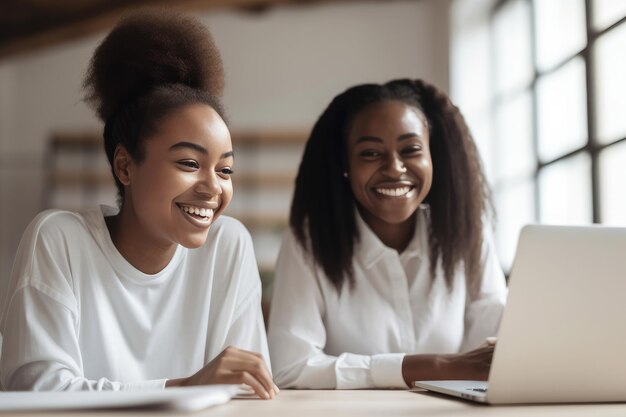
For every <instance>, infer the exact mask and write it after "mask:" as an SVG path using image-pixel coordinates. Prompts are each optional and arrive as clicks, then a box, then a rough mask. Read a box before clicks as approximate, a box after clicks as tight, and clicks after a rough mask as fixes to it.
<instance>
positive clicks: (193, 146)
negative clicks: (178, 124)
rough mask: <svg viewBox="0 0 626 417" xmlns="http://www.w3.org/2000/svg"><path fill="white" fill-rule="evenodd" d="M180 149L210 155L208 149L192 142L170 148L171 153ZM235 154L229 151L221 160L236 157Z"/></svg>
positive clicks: (179, 143)
mask: <svg viewBox="0 0 626 417" xmlns="http://www.w3.org/2000/svg"><path fill="white" fill-rule="evenodd" d="M180 148H187V149H192V150H194V151H196V152H200V153H201V154H203V155H208V154H209V151H207V150H206V148H204V147H203V146H200V145H198V144H197V143H192V142H184V141H183V142H178V143H175V144H173V145H172V146H170V151H173V150H176V149H180ZM234 156H235V153H234V152H233V151H228V152H224V153H223V154H222V155H221V156H220V159H225V158H228V157H234Z"/></svg>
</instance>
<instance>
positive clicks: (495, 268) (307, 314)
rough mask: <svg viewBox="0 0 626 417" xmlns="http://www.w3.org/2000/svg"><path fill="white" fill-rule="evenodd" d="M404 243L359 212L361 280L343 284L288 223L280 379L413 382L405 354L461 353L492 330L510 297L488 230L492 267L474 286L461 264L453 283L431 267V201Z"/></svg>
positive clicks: (298, 382)
mask: <svg viewBox="0 0 626 417" xmlns="http://www.w3.org/2000/svg"><path fill="white" fill-rule="evenodd" d="M417 216H418V217H417V226H416V230H415V235H414V237H413V239H412V240H411V242H410V243H409V246H408V247H407V248H406V249H405V250H404V251H403V252H402V253H401V254H398V252H397V251H396V250H394V249H391V248H389V247H387V246H385V245H384V244H383V243H382V242H381V241H380V239H379V238H378V237H377V236H376V235H375V234H374V232H372V230H371V229H370V228H369V227H368V226H367V224H366V223H365V222H364V221H363V220H362V219H361V217H360V216H358V215H357V227H358V231H359V234H360V241H359V242H358V243H357V244H356V245H355V248H354V257H353V263H352V266H353V268H354V279H355V284H356V285H355V287H354V288H353V289H350V288H349V287H348V286H345V287H344V289H343V291H342V292H341V294H339V293H338V292H337V290H336V289H335V287H334V286H333V284H332V283H331V282H330V281H329V280H328V278H327V277H326V275H325V274H324V272H323V270H322V268H321V267H320V266H319V265H317V264H315V262H314V260H313V257H312V256H311V254H310V253H307V252H305V251H303V250H302V247H301V246H300V244H299V243H298V242H297V241H296V239H295V236H294V235H293V233H292V232H291V231H289V232H287V234H286V236H285V238H284V240H283V244H282V247H281V251H280V255H279V258H278V265H277V267H276V279H275V282H274V295H273V298H272V308H271V313H270V320H269V333H268V338H269V344H270V350H271V355H272V364H273V372H274V378H275V381H276V383H277V384H278V386H279V387H281V388H313V389H328V388H337V389H359V388H392V387H395V388H406V383H405V382H404V379H403V377H402V361H403V359H404V355H405V354H413V353H457V352H462V351H466V350H469V349H473V348H476V347H478V346H479V345H480V344H482V343H484V342H485V337H487V336H494V335H495V334H496V332H497V329H498V324H499V322H500V318H501V315H502V311H503V308H504V303H505V300H506V294H507V290H506V283H505V280H504V274H503V273H502V270H501V269H500V265H499V263H498V260H497V258H496V256H495V251H494V247H493V243H492V239H491V234H490V233H485V241H484V242H485V244H484V247H483V261H484V265H485V270H484V274H483V276H482V280H481V283H480V291H479V293H478V294H477V295H476V296H472V295H471V294H470V293H469V292H468V291H467V289H466V283H465V276H464V274H463V270H462V269H460V270H458V271H457V273H456V274H455V276H454V284H453V287H452V291H448V288H447V287H446V284H445V280H444V275H443V271H442V269H441V268H440V267H438V268H437V270H436V276H435V279H434V280H433V277H432V275H431V273H430V260H429V246H428V245H429V243H428V225H429V221H430V220H429V215H428V208H427V207H425V206H424V207H421V208H420V209H419V210H418V212H417Z"/></svg>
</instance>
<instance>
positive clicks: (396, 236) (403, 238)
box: [361, 211, 416, 253]
mask: <svg viewBox="0 0 626 417" xmlns="http://www.w3.org/2000/svg"><path fill="white" fill-rule="evenodd" d="M361 217H362V218H363V220H364V221H365V223H367V225H368V226H369V227H370V229H372V231H373V232H374V234H375V235H376V236H377V237H378V238H379V239H380V241H381V242H383V243H384V244H385V246H388V247H390V248H392V249H395V250H397V251H398V253H402V252H403V251H404V250H405V249H406V248H407V246H409V243H410V242H411V239H413V235H415V222H416V216H415V214H414V215H412V216H411V217H409V218H408V219H407V220H405V221H404V222H402V223H397V224H390V223H387V222H384V221H382V220H380V219H379V218H377V217H374V216H372V215H371V214H369V213H363V211H361Z"/></svg>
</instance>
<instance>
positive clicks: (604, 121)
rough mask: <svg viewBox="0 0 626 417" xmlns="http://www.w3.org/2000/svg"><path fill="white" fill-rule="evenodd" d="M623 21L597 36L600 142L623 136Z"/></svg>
mask: <svg viewBox="0 0 626 417" xmlns="http://www.w3.org/2000/svg"><path fill="white" fill-rule="evenodd" d="M624 51H626V24H622V25H620V26H618V27H616V28H615V29H613V30H611V31H609V32H607V33H606V34H604V35H602V36H601V37H600V38H598V40H597V42H596V46H595V51H594V52H595V54H594V55H595V67H594V68H595V85H596V97H595V99H596V102H597V104H596V115H595V116H596V120H597V129H596V135H597V136H598V140H599V141H600V142H601V143H608V142H611V141H613V140H615V139H620V138H623V137H625V136H626V117H624V109H626V76H624V74H626V53H625V52H624Z"/></svg>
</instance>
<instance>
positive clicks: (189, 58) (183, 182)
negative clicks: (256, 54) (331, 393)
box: [0, 11, 278, 399]
mask: <svg viewBox="0 0 626 417" xmlns="http://www.w3.org/2000/svg"><path fill="white" fill-rule="evenodd" d="M223 83H224V79H223V69H222V63H221V59H220V55H219V52H218V50H217V48H216V46H215V45H214V43H213V41H212V39H211V36H210V34H209V32H208V31H207V29H206V28H205V27H204V26H203V25H202V24H200V23H199V22H198V21H196V20H194V19H192V18H190V17H188V16H185V15H182V14H177V13H174V12H166V11H150V12H141V13H136V14H134V15H131V16H129V17H127V18H126V19H124V20H122V21H121V22H120V23H119V24H118V25H117V26H116V27H115V28H114V29H113V30H112V32H111V33H110V34H109V35H108V36H107V37H106V38H105V39H104V41H103V42H102V43H101V44H100V46H99V47H98V48H97V49H96V51H95V54H94V56H93V58H92V61H91V64H90V67H89V70H88V73H87V76H86V78H85V84H84V85H85V89H86V99H87V101H88V103H89V104H91V105H92V107H94V108H95V110H96V112H97V114H98V116H99V117H100V118H101V119H102V121H103V122H104V147H105V151H106V154H107V157H108V159H109V162H110V164H111V169H112V173H113V176H114V178H115V182H116V185H117V188H118V191H119V207H118V208H116V209H114V208H111V207H104V206H103V207H100V208H97V209H95V210H89V211H86V212H83V213H74V212H69V211H61V210H48V211H45V212H43V213H41V214H39V215H38V216H37V218H35V220H33V222H32V223H31V224H30V225H29V226H28V228H27V230H26V232H25V233H24V236H23V238H22V240H21V243H20V247H19V250H18V255H17V257H16V259H15V263H14V268H13V273H12V279H11V284H10V291H9V294H8V302H7V305H6V307H5V310H4V312H3V314H2V320H1V322H0V326H1V327H0V328H1V330H2V334H3V336H4V344H3V346H2V357H1V363H0V374H1V383H2V387H3V388H4V389H6V390H138V389H148V388H165V387H169V386H183V385H202V384H246V385H248V386H250V387H251V388H252V389H254V391H255V392H256V394H257V395H258V396H259V397H261V398H265V399H269V398H273V397H274V395H275V394H276V392H277V391H278V389H277V388H276V386H275V385H274V383H273V382H272V377H271V374H270V371H269V368H268V367H269V355H268V350H267V341H266V336H265V329H264V325H263V318H262V315H261V307H260V300H261V284H260V280H259V274H258V269H257V266H256V261H255V256H254V252H253V247H252V242H251V239H250V235H249V234H248V232H247V231H246V229H245V228H244V227H243V225H242V224H241V223H239V222H238V221H237V220H234V219H232V218H228V217H226V216H222V213H223V212H224V210H225V208H226V206H227V205H228V203H229V202H230V200H231V198H232V193H233V187H232V182H231V175H232V173H233V165H234V159H233V158H234V155H233V150H232V144H231V138H230V134H229V130H228V127H227V125H226V123H225V121H224V112H223V110H222V105H221V103H220V96H221V93H222V88H223Z"/></svg>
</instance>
